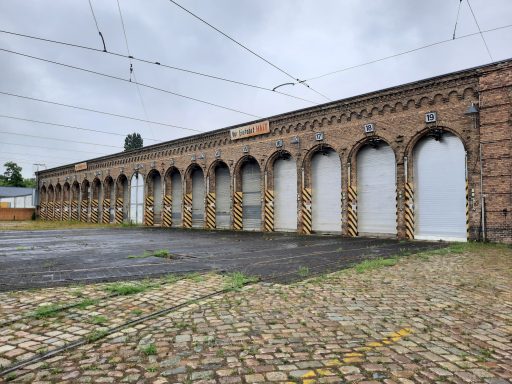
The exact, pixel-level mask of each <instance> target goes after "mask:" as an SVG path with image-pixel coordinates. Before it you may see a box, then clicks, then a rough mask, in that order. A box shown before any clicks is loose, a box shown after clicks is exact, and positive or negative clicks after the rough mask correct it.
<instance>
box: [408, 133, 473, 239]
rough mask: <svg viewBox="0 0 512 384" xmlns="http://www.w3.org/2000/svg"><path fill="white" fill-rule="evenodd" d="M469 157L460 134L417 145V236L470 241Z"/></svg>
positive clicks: (415, 198)
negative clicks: (468, 209) (467, 178)
mask: <svg viewBox="0 0 512 384" xmlns="http://www.w3.org/2000/svg"><path fill="white" fill-rule="evenodd" d="M465 158H466V156H465V150H464V146H463V145H462V142H461V141H460V140H459V138H458V137H456V136H454V135H452V134H448V133H445V134H444V135H443V136H442V139H441V140H440V141H436V140H434V139H432V138H424V139H423V140H421V141H420V142H419V143H418V144H417V145H416V147H415V148H414V184H415V187H414V204H415V209H414V212H415V227H416V228H415V238H417V239H426V240H439V239H442V240H447V241H466V237H467V235H466V159H465Z"/></svg>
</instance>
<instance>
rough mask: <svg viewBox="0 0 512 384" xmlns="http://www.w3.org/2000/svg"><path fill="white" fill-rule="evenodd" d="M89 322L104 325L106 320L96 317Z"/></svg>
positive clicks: (103, 317)
mask: <svg viewBox="0 0 512 384" xmlns="http://www.w3.org/2000/svg"><path fill="white" fill-rule="evenodd" d="M90 321H91V323H92V324H104V323H106V322H107V321H108V319H107V318H106V317H105V316H101V315H97V316H93V317H91V320H90Z"/></svg>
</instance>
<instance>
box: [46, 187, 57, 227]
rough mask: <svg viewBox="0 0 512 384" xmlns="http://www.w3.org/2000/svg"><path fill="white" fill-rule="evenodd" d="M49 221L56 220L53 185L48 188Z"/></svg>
mask: <svg viewBox="0 0 512 384" xmlns="http://www.w3.org/2000/svg"><path fill="white" fill-rule="evenodd" d="M47 212H48V213H47V219H48V221H53V220H54V213H55V190H54V188H53V185H51V184H50V185H49V186H48V205H47Z"/></svg>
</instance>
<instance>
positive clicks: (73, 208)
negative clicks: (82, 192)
mask: <svg viewBox="0 0 512 384" xmlns="http://www.w3.org/2000/svg"><path fill="white" fill-rule="evenodd" d="M71 220H72V221H78V201H76V200H73V201H72V202H71Z"/></svg>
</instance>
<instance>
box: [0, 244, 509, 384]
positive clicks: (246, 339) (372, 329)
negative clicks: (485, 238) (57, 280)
mask: <svg viewBox="0 0 512 384" xmlns="http://www.w3.org/2000/svg"><path fill="white" fill-rule="evenodd" d="M370 267H371V265H370ZM303 275H304V276H306V275H307V271H304V272H303ZM226 280H227V278H225V277H224V278H223V277H219V276H215V275H209V276H206V277H205V278H204V279H198V278H197V277H195V278H192V279H191V278H189V279H185V280H181V281H178V282H171V283H165V284H163V285H161V287H158V288H151V289H149V290H147V291H145V292H143V293H138V294H135V295H129V296H123V297H118V298H115V299H109V300H113V301H110V302H108V304H107V302H105V303H104V304H98V305H92V306H91V307H87V308H86V309H84V310H79V309H75V310H73V311H70V312H69V314H62V315H61V317H57V318H56V319H55V321H56V322H59V324H60V326H56V327H55V329H56V330H57V329H59V331H61V332H67V333H69V334H72V332H69V328H68V329H67V331H66V327H73V326H74V325H77V324H85V323H87V321H85V319H86V318H90V317H91V316H98V315H100V314H102V313H103V314H104V316H105V317H107V318H108V321H109V323H108V326H110V325H112V324H117V323H119V322H123V321H124V319H125V318H126V316H127V313H130V312H131V311H132V310H133V308H135V307H137V308H138V307H140V306H142V307H144V306H145V305H150V306H151V305H152V304H147V303H146V300H149V301H150V302H160V300H162V298H165V300H167V301H166V303H174V302H176V300H180V298H181V300H185V301H186V300H189V299H190V298H192V297H198V296H194V292H197V293H199V294H204V293H207V292H214V291H215V290H218V289H219V288H221V287H222V286H223V285H225V283H226ZM87 289H88V290H91V292H90V293H91V295H94V294H95V293H96V294H97V295H100V292H104V291H102V290H101V289H99V288H94V286H88V287H87ZM52 291H53V292H55V295H56V297H59V300H66V298H69V296H68V295H69V293H68V292H67V291H66V290H63V289H62V288H53V289H48V290H42V291H37V292H21V293H20V292H18V293H15V294H13V295H14V296H13V297H10V296H9V295H7V294H6V295H7V296H2V297H1V298H0V300H2V301H0V302H2V303H4V300H7V303H8V305H7V306H5V305H4V304H2V305H1V308H2V311H3V312H2V316H6V315H7V314H11V315H10V316H12V314H13V313H16V312H17V311H16V308H17V306H19V307H20V308H22V309H21V310H20V312H27V311H32V312H33V311H34V310H35V309H34V308H36V306H37V305H38V304H41V303H43V302H46V300H47V299H46V298H47V297H50V296H48V295H51V292H52ZM31 298H34V303H32V302H31ZM9 300H10V301H9ZM117 300H119V301H117ZM99 303H103V301H102V300H100V301H99ZM156 306H158V305H157V304H155V308H156ZM112 307H115V308H114V309H112ZM151 308H153V307H151ZM151 308H150V309H149V310H151ZM82 311H84V312H82ZM4 314H5V315H4ZM75 315H77V316H78V319H77V321H76V324H73V321H69V319H72V318H74V317H73V316H75ZM53 320H54V319H53V318H52V321H53ZM38 321H39V320H37V319H33V318H31V319H30V320H29V319H20V320H18V321H17V322H16V323H14V324H11V325H5V326H3V327H1V328H0V351H2V348H3V349H4V351H2V352H0V353H3V354H4V358H3V359H5V360H1V361H2V364H11V362H12V356H11V357H9V356H7V355H6V353H9V352H5V348H6V346H7V348H8V349H10V351H18V350H21V349H24V351H25V350H30V346H29V348H27V349H25V348H24V347H23V346H21V344H19V343H14V342H12V340H13V339H12V338H10V337H11V336H12V330H13V329H14V330H16V331H15V334H14V336H15V337H17V338H22V339H23V338H26V339H27V340H30V338H31V335H41V333H38V331H37V332H36V330H37V329H39V328H38V327H37V324H38ZM24 326H26V327H27V328H25V329H23V327H24ZM77 326H79V325H77ZM62 327H64V328H62ZM84 327H85V325H84ZM52 329H53V328H52ZM16 332H26V333H27V334H16ZM56 332H58V331H56ZM14 340H17V342H19V341H20V340H19V339H14ZM28 343H30V342H28ZM11 346H12V347H13V348H10V347H11ZM25 346H27V344H25ZM23 353H25V352H23ZM12 354H13V355H14V357H16V356H20V355H21V353H18V352H14V353H12ZM6 360H8V361H6ZM3 378H4V380H13V381H15V382H38V383H118V382H119V383H226V384H227V383H269V382H280V383H344V382H363V383H377V382H384V383H388V384H391V383H405V384H408V383H430V382H453V383H488V384H501V383H509V382H510V380H511V379H512V250H511V249H510V248H506V247H496V246H480V245H467V246H464V247H460V246H457V247H452V248H451V251H449V252H448V251H443V250H440V251H433V252H431V254H430V255H426V254H423V255H419V256H410V257H405V258H402V259H400V260H399V262H398V263H397V264H396V265H394V266H389V267H382V268H379V269H371V268H360V270H359V271H358V270H355V269H350V270H345V271H342V272H338V273H335V274H331V275H326V276H322V277H317V278H312V279H309V280H305V281H303V282H300V283H296V284H293V285H279V284H273V283H257V284H253V285H250V286H247V287H245V288H243V289H242V290H241V291H232V292H227V293H222V294H219V295H216V296H212V297H210V298H208V299H204V300H198V301H195V302H192V303H189V304H188V305H185V306H183V307H181V308H180V309H178V310H176V311H173V312H170V313H168V314H166V315H163V316H159V317H157V318H153V319H150V320H147V321H144V322H143V323H140V324H137V325H134V326H131V327H127V328H124V329H121V330H119V331H118V332H115V333H113V334H110V335H108V336H106V337H105V338H103V339H101V340H98V341H96V342H92V343H88V344H85V345H82V346H79V347H78V348H75V349H72V350H69V351H66V352H63V353H60V354H57V355H56V356H54V357H52V358H49V359H45V360H43V361H40V362H37V363H33V364H32V365H29V366H27V367H25V368H23V369H20V370H18V371H16V372H12V373H10V374H7V375H4V376H3Z"/></svg>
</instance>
